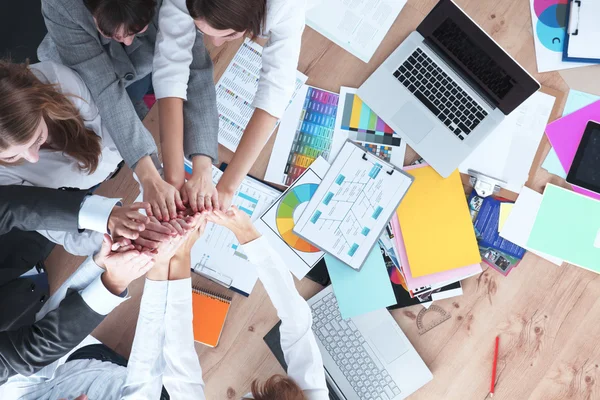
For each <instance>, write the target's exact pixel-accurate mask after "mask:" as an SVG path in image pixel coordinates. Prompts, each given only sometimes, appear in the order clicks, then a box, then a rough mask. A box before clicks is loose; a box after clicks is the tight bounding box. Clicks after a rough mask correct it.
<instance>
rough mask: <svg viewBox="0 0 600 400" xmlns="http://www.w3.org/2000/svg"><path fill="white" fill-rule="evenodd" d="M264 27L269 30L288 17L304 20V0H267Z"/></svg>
mask: <svg viewBox="0 0 600 400" xmlns="http://www.w3.org/2000/svg"><path fill="white" fill-rule="evenodd" d="M266 8H267V15H266V17H265V25H266V26H265V28H266V29H267V30H271V29H273V28H275V27H276V26H277V25H278V24H279V23H280V22H282V21H286V20H288V19H289V18H290V17H292V18H294V19H296V18H297V19H298V20H302V21H304V18H305V13H306V0H267V7H266Z"/></svg>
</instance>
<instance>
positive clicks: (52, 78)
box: [29, 61, 87, 103]
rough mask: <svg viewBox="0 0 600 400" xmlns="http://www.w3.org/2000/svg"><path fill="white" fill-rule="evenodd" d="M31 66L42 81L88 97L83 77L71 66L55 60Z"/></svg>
mask: <svg viewBox="0 0 600 400" xmlns="http://www.w3.org/2000/svg"><path fill="white" fill-rule="evenodd" d="M29 68H30V69H31V71H32V72H33V73H34V74H35V75H36V76H37V78H38V79H40V80H41V81H42V82H45V83H51V84H54V85H56V88H57V89H58V90H59V91H60V92H61V93H64V94H72V95H75V96H77V97H84V98H85V97H87V96H85V94H86V92H87V87H86V86H85V83H84V82H83V79H81V77H80V76H79V74H78V73H77V72H75V71H73V70H72V69H71V68H69V67H67V66H65V65H62V64H59V63H57V62H54V61H42V62H39V63H37V64H32V65H30V66H29ZM73 101H74V102H75V103H78V102H79V101H81V100H80V99H77V98H76V99H75V100H73Z"/></svg>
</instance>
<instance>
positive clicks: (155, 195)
mask: <svg viewBox="0 0 600 400" xmlns="http://www.w3.org/2000/svg"><path fill="white" fill-rule="evenodd" d="M142 188H143V189H144V201H145V202H147V203H150V206H151V208H152V209H151V212H150V213H148V215H149V216H154V217H156V218H157V219H158V220H159V221H169V220H171V219H172V218H177V210H178V209H179V210H183V209H185V206H184V205H183V202H182V201H181V196H180V194H179V191H178V190H177V189H175V188H174V187H173V186H172V185H170V184H169V183H167V182H165V181H164V180H162V178H152V179H147V180H145V181H142Z"/></svg>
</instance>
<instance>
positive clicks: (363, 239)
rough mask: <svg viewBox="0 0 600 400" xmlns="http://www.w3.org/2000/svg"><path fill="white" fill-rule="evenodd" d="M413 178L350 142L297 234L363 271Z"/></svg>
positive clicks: (302, 217)
mask: <svg viewBox="0 0 600 400" xmlns="http://www.w3.org/2000/svg"><path fill="white" fill-rule="evenodd" d="M412 181H413V178H412V177H411V176H410V175H408V174H406V173H405V172H404V171H402V170H400V169H398V168H396V167H394V166H393V165H392V164H390V163H388V162H385V161H383V160H382V159H380V158H378V157H375V156H374V155H373V154H371V153H369V152H368V151H366V150H365V149H364V148H362V147H361V146H359V145H357V144H354V143H352V142H351V141H347V142H346V144H345V145H344V147H342V150H340V152H339V154H338V156H337V157H336V159H335V161H334V162H333V164H332V166H331V168H329V171H328V172H327V174H326V175H325V178H324V179H323V181H322V182H321V184H320V185H319V187H318V188H317V190H316V192H315V194H314V195H313V196H312V198H311V200H310V202H309V203H308V205H307V207H306V210H305V211H304V212H303V213H302V215H301V217H300V219H299V220H298V222H297V223H296V226H295V227H294V233H296V234H297V235H299V236H301V237H302V238H304V239H306V240H307V241H308V242H310V243H312V244H314V245H315V246H317V247H319V248H320V249H322V250H323V251H326V252H328V253H330V254H331V255H332V256H334V257H336V258H338V259H339V260H340V261H342V262H344V263H345V264H348V265H349V266H350V267H352V268H354V269H356V270H359V269H360V268H361V267H362V265H363V264H364V262H365V259H366V258H367V256H368V255H369V253H370V251H371V249H372V248H373V246H374V245H375V244H376V243H377V241H378V239H379V236H380V235H381V232H382V231H383V229H385V226H386V224H387V223H388V221H389V220H390V217H391V215H392V214H393V213H394V212H395V211H396V208H398V204H399V203H400V201H401V200H402V198H403V197H404V195H405V194H406V192H407V191H408V188H409V187H410V185H411V184H412Z"/></svg>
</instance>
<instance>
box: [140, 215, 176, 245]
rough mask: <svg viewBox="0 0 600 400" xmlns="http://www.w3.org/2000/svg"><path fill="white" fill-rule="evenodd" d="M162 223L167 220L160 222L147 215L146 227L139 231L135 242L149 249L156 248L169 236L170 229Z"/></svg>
mask: <svg viewBox="0 0 600 400" xmlns="http://www.w3.org/2000/svg"><path fill="white" fill-rule="evenodd" d="M163 224H168V222H163V223H161V222H160V221H158V220H157V219H156V217H148V222H147V223H146V229H144V230H143V231H141V232H140V234H139V237H138V238H137V239H135V244H136V245H138V246H141V247H143V248H146V249H150V250H154V249H157V248H158V245H159V244H160V243H161V242H166V241H168V240H169V239H170V237H171V232H172V231H171V229H170V228H168V227H166V226H163Z"/></svg>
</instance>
